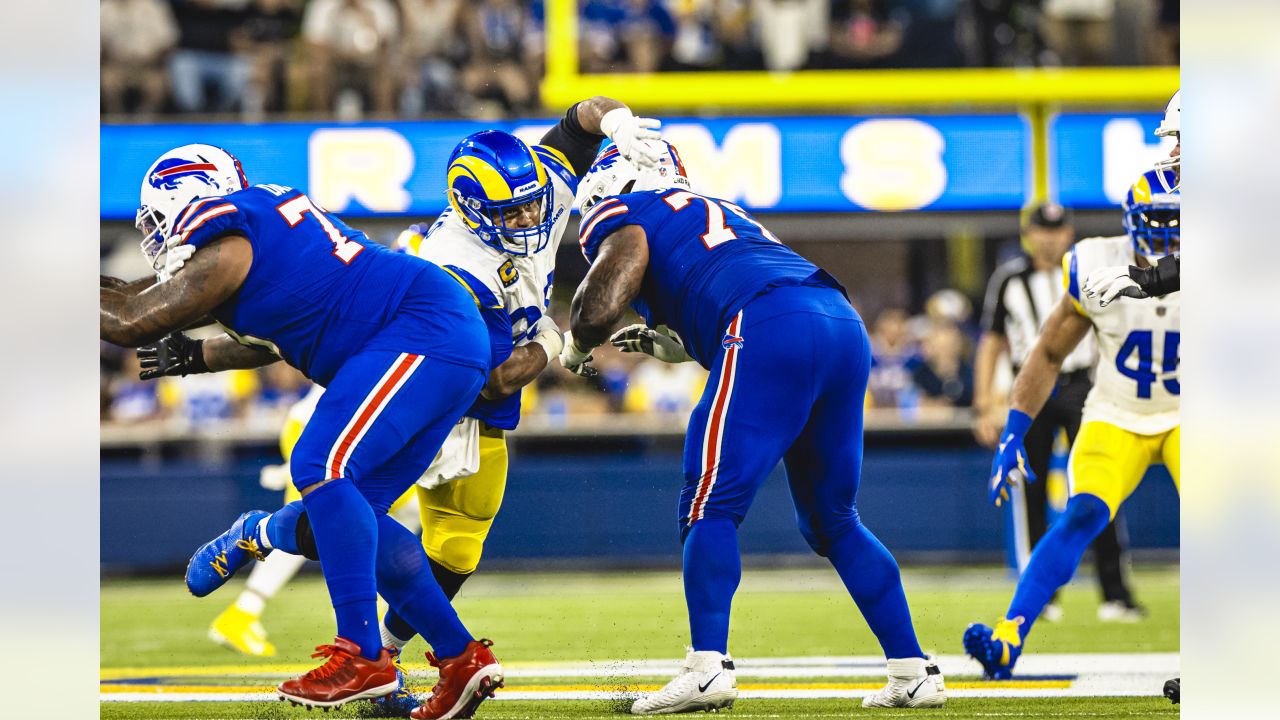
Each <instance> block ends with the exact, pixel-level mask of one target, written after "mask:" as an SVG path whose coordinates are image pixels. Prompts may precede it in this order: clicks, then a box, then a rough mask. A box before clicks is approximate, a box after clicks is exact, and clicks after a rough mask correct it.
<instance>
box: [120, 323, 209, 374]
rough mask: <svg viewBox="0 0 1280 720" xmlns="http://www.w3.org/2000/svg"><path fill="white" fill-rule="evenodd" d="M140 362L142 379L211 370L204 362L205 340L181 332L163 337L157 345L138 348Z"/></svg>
mask: <svg viewBox="0 0 1280 720" xmlns="http://www.w3.org/2000/svg"><path fill="white" fill-rule="evenodd" d="M138 362H139V364H141V365H142V372H140V373H138V378H139V379H140V380H154V379H156V378H158V377H163V376H165V375H175V376H186V375H198V374H200V373H207V372H209V366H208V365H206V364H205V363H204V341H203V340H192V339H191V338H189V337H187V336H186V335H183V334H182V333H180V332H176V333H173V334H172V335H168V336H166V337H163V338H161V339H160V341H159V342H157V343H156V344H155V345H146V346H143V347H140V348H138Z"/></svg>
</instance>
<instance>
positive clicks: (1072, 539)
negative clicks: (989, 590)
mask: <svg viewBox="0 0 1280 720" xmlns="http://www.w3.org/2000/svg"><path fill="white" fill-rule="evenodd" d="M1110 520H1111V510H1110V509H1109V508H1108V507H1107V504H1106V503H1104V502H1103V501H1102V500H1101V499H1100V498H1098V497H1097V496H1094V495H1076V496H1075V497H1073V498H1071V499H1070V500H1069V501H1067V509H1066V510H1064V511H1063V513H1062V515H1061V516H1060V517H1059V518H1058V519H1057V521H1056V522H1054V523H1053V527H1050V528H1049V531H1048V532H1046V533H1045V534H1044V537H1042V538H1040V542H1038V543H1036V549H1035V551H1034V552H1032V553H1031V559H1030V560H1029V561H1027V569H1026V570H1024V571H1023V573H1022V577H1021V578H1020V579H1019V580H1018V589H1017V590H1015V591H1014V593H1013V602H1011V603H1010V604H1009V612H1008V613H1007V614H1006V615H1005V617H1007V618H1016V617H1019V616H1021V617H1022V618H1024V619H1025V622H1023V623H1022V626H1021V627H1020V628H1019V631H1020V632H1021V634H1022V637H1024V638H1025V637H1026V636H1027V633H1029V632H1030V631H1031V625H1032V624H1033V623H1035V621H1036V618H1038V617H1040V612H1041V611H1042V610H1044V606H1045V605H1047V604H1048V603H1049V600H1050V598H1052V597H1053V594H1054V593H1055V592H1057V591H1058V588H1060V587H1062V586H1063V585H1066V584H1067V583H1068V582H1070V581H1071V575H1072V574H1073V573H1075V571H1076V566H1077V565H1079V564H1080V558H1081V557H1082V556H1083V555H1084V551H1085V548H1087V547H1089V543H1091V542H1093V539H1094V538H1096V537H1097V536H1098V533H1100V532H1102V529H1103V528H1105V527H1106V526H1107V523H1108V522H1110Z"/></svg>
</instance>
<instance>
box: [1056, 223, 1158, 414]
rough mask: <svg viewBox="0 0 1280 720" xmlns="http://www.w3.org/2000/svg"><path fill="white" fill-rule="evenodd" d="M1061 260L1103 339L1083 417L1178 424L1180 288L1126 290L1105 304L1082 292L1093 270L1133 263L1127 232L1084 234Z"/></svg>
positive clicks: (1066, 277) (1081, 306) (1072, 287)
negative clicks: (1141, 294)
mask: <svg viewBox="0 0 1280 720" xmlns="http://www.w3.org/2000/svg"><path fill="white" fill-rule="evenodd" d="M1062 262H1063V267H1064V269H1065V270H1066V272H1065V273H1064V282H1065V283H1066V285H1067V292H1068V293H1069V294H1070V296H1071V298H1072V300H1073V301H1074V302H1075V305H1076V309H1077V310H1078V311H1080V313H1081V314H1083V315H1084V316H1085V317H1087V318H1089V320H1090V322H1092V323H1093V328H1094V333H1095V336H1096V338H1097V341H1098V365H1097V374H1096V377H1095V378H1094V382H1093V389H1092V390H1091V391H1090V392H1089V398H1088V399H1087V400H1086V401H1085V404H1084V418H1083V421H1084V422H1090V421H1093V420H1097V421H1102V422H1106V423H1110V424H1112V425H1116V426H1118V427H1121V428H1123V429H1125V430H1128V431H1130V432H1133V433H1137V434H1139V435H1155V434H1157V433H1162V432H1165V431H1167V430H1171V429H1173V428H1174V427H1176V426H1177V425H1178V416H1179V410H1178V408H1179V402H1178V398H1179V395H1180V393H1181V388H1180V386H1179V384H1178V358H1179V354H1178V348H1179V339H1180V336H1179V319H1180V313H1179V308H1180V300H1179V298H1180V297H1181V293H1176V292H1175V293H1171V294H1169V295H1166V296H1164V297H1162V298H1146V299H1142V300H1135V299H1133V298H1125V297H1121V298H1117V299H1116V300H1114V301H1113V302H1111V303H1110V304H1109V305H1107V306H1106V307H1102V306H1101V305H1100V304H1099V303H1098V298H1097V297H1093V298H1090V297H1087V296H1085V295H1084V293H1082V292H1080V287H1081V285H1082V284H1083V282H1084V279H1085V278H1086V277H1088V276H1089V273H1090V272H1092V271H1094V270H1096V269H1098V268H1102V267H1109V266H1117V265H1132V264H1133V263H1134V249H1133V242H1132V241H1131V240H1130V239H1129V237H1128V236H1127V235H1126V236H1120V237H1103V238H1089V239H1088V240H1081V241H1080V242H1079V243H1077V244H1076V245H1075V247H1073V248H1072V249H1071V252H1069V253H1067V255H1066V256H1065V257H1064V258H1063V260H1062Z"/></svg>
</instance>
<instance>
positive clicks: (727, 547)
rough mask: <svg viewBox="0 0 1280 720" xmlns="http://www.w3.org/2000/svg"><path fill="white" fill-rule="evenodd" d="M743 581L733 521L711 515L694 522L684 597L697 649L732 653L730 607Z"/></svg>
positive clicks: (687, 550)
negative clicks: (730, 647) (730, 648)
mask: <svg viewBox="0 0 1280 720" xmlns="http://www.w3.org/2000/svg"><path fill="white" fill-rule="evenodd" d="M741 580H742V557H741V555H739V553H738V528H737V526H736V525H734V523H733V521H732V520H728V519H726V518H719V517H709V518H703V519H701V520H699V521H698V522H696V523H694V524H693V527H691V528H689V533H688V534H687V535H686V536H685V539H684V600H685V603H686V604H687V605H688V606H689V633H690V635H691V637H692V639H693V649H694V650H714V651H716V652H719V653H726V654H727V653H728V652H729V610H730V606H731V605H732V604H733V593H734V592H736V591H737V589H738V582H739V581H741Z"/></svg>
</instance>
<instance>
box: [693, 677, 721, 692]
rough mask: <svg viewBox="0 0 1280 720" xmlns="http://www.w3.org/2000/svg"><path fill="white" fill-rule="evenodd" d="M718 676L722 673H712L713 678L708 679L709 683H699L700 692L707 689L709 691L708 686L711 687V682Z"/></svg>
mask: <svg viewBox="0 0 1280 720" xmlns="http://www.w3.org/2000/svg"><path fill="white" fill-rule="evenodd" d="M718 677H720V673H716V674H715V675H712V676H711V679H710V680H708V681H707V684H706V685H699V686H698V692H706V691H707V688H709V687H711V683H713V682H715V681H716V678H718Z"/></svg>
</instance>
